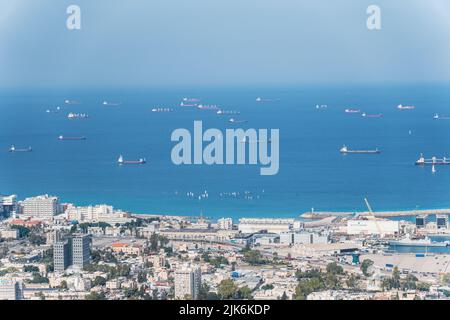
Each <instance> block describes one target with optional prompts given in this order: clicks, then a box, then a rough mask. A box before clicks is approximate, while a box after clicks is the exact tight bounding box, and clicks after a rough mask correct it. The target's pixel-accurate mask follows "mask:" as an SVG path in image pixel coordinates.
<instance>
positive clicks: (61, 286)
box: [59, 280, 68, 290]
mask: <svg viewBox="0 0 450 320" xmlns="http://www.w3.org/2000/svg"><path fill="white" fill-rule="evenodd" d="M59 288H60V289H61V290H67V288H68V286H67V281H66V280H62V281H61V283H60V284H59Z"/></svg>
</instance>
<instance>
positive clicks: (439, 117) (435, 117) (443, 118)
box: [433, 113, 450, 120]
mask: <svg viewBox="0 0 450 320" xmlns="http://www.w3.org/2000/svg"><path fill="white" fill-rule="evenodd" d="M433 119H434V120H450V117H448V116H440V115H439V114H437V113H435V114H434V116H433Z"/></svg>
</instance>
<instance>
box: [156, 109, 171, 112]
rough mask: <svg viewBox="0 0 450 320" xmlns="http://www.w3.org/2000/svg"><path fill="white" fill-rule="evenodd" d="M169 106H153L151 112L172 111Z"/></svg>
mask: <svg viewBox="0 0 450 320" xmlns="http://www.w3.org/2000/svg"><path fill="white" fill-rule="evenodd" d="M172 111H173V109H171V108H153V109H152V112H172Z"/></svg>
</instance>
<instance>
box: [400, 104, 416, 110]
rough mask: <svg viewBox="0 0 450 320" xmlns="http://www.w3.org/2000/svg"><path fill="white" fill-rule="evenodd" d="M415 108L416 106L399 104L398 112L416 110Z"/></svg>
mask: <svg viewBox="0 0 450 320" xmlns="http://www.w3.org/2000/svg"><path fill="white" fill-rule="evenodd" d="M415 108H416V107H415V106H404V105H401V104H399V105H398V106H397V109H398V110H414V109H415Z"/></svg>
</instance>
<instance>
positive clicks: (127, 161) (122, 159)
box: [117, 155, 147, 165]
mask: <svg viewBox="0 0 450 320" xmlns="http://www.w3.org/2000/svg"><path fill="white" fill-rule="evenodd" d="M146 162H147V161H146V160H145V158H141V159H139V160H124V158H123V156H122V155H120V156H119V159H117V163H118V164H120V165H122V164H145V163H146Z"/></svg>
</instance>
